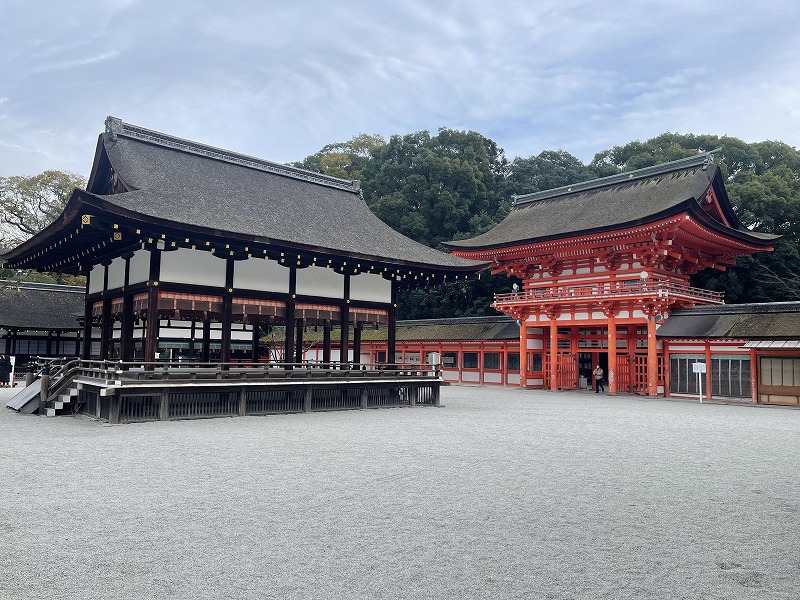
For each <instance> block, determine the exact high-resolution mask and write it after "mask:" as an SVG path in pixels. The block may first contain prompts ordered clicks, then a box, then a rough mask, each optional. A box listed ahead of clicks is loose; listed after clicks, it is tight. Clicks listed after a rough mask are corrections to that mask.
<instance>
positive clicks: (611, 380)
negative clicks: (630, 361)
mask: <svg viewBox="0 0 800 600" xmlns="http://www.w3.org/2000/svg"><path fill="white" fill-rule="evenodd" d="M608 393H609V394H610V395H612V396H614V395H616V393H617V322H616V319H615V318H614V313H611V314H610V315H609V317H608Z"/></svg>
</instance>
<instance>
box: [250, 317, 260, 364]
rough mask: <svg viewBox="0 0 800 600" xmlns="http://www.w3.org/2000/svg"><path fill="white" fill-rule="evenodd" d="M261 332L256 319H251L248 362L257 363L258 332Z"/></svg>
mask: <svg viewBox="0 0 800 600" xmlns="http://www.w3.org/2000/svg"><path fill="white" fill-rule="evenodd" d="M260 333H261V327H260V326H259V323H258V321H257V320H254V321H253V336H252V338H251V345H250V362H254V363H257V362H258V358H259V343H258V340H259V338H260V337H261V336H260V335H259V334H260Z"/></svg>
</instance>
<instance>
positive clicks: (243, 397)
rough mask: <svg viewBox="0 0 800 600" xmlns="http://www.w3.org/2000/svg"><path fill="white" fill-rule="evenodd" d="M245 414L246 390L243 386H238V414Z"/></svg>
mask: <svg viewBox="0 0 800 600" xmlns="http://www.w3.org/2000/svg"><path fill="white" fill-rule="evenodd" d="M246 414H247V392H245V388H244V386H242V387H241V388H239V416H240V417H244V416H245V415H246Z"/></svg>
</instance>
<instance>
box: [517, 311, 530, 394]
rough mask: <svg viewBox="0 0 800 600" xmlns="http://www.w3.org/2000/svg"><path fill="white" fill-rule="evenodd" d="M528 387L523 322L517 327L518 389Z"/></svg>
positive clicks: (525, 327)
mask: <svg viewBox="0 0 800 600" xmlns="http://www.w3.org/2000/svg"><path fill="white" fill-rule="evenodd" d="M527 385H528V326H527V324H526V322H525V321H522V324H521V325H520V327H519V387H522V388H524V387H527Z"/></svg>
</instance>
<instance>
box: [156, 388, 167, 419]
mask: <svg viewBox="0 0 800 600" xmlns="http://www.w3.org/2000/svg"><path fill="white" fill-rule="evenodd" d="M158 420H159V421H169V390H168V389H166V388H165V389H162V390H161V398H160V402H159V404H158Z"/></svg>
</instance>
